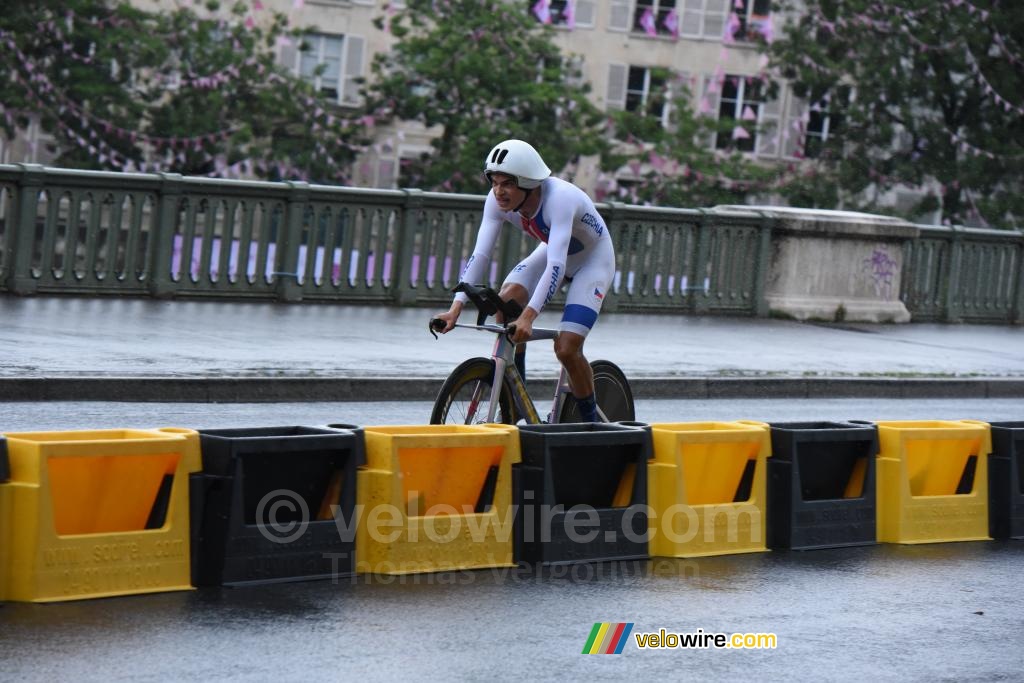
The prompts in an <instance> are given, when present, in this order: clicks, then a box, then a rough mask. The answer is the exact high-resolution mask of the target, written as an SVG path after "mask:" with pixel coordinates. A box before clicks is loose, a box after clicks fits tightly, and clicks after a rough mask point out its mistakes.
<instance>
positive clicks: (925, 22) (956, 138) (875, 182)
mask: <svg viewBox="0 0 1024 683" xmlns="http://www.w3.org/2000/svg"><path fill="white" fill-rule="evenodd" d="M781 9H782V10H783V11H784V12H792V13H793V16H795V17H797V18H796V19H795V20H794V21H792V22H791V23H789V24H788V25H786V26H785V28H784V31H783V36H782V37H781V38H780V39H778V40H776V41H774V42H773V43H772V44H771V46H770V48H768V52H769V54H770V57H771V65H772V67H773V68H775V69H777V70H778V72H779V73H780V74H781V75H782V76H783V77H784V78H786V79H787V80H789V81H790V82H792V83H793V85H794V89H795V92H796V94H797V95H800V96H802V97H804V98H806V99H807V100H808V102H809V108H810V111H809V112H808V116H807V117H806V119H805V122H804V127H805V130H804V131H803V132H805V133H806V132H811V133H812V135H811V136H810V137H809V138H808V139H809V140H810V141H811V143H813V144H811V145H810V146H808V148H807V150H806V152H805V153H806V155H807V156H809V157H813V162H812V163H813V170H814V172H815V174H816V176H815V179H814V182H802V183H799V184H797V185H794V186H793V187H791V188H790V195H791V197H792V196H794V195H795V196H798V197H800V198H801V200H802V201H804V202H810V203H814V204H816V205H824V206H829V207H830V208H831V205H832V202H834V201H836V200H837V199H839V200H841V201H842V202H843V203H844V204H846V205H848V206H851V207H854V208H861V209H867V210H871V209H873V208H874V206H875V204H876V200H877V197H878V195H879V194H880V193H881V192H884V191H886V190H890V189H891V188H894V187H897V186H900V185H904V186H909V187H911V188H918V189H921V190H924V191H926V192H927V195H926V196H925V198H924V199H923V200H922V201H920V202H919V203H918V204H917V205H916V206H914V207H912V208H911V209H910V211H909V212H908V213H909V215H910V216H914V215H920V214H921V213H923V212H926V211H934V210H936V209H939V210H941V213H942V220H943V222H944V223H961V224H964V223H967V224H974V225H978V224H981V225H992V226H996V227H1008V226H1012V225H1019V224H1020V223H1021V219H1022V217H1024V192H1022V177H1024V50H1022V46H1024V13H1021V12H1020V11H1019V7H1018V5H1017V4H1016V3H1012V2H1006V1H1005V0H949V1H948V2H943V3H936V2H934V1H933V0H913V1H909V2H901V3H886V2H876V1H875V0H799V2H797V1H796V0H783V1H782V2H781ZM826 123H827V126H826V125H825V124H826ZM807 128H809V129H810V130H809V131H808V130H806V129H807ZM823 131H825V134H824V135H823V134H822V133H823Z"/></svg>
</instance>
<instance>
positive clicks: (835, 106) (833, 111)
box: [804, 86, 850, 158]
mask: <svg viewBox="0 0 1024 683" xmlns="http://www.w3.org/2000/svg"><path fill="white" fill-rule="evenodd" d="M816 94H817V95H818V96H817V97H815V96H814V95H812V98H813V99H812V101H811V104H810V107H809V109H808V116H807V131H806V135H805V140H804V156H805V157H808V158H817V157H819V156H821V152H822V150H823V149H824V148H825V143H827V142H828V140H829V138H830V137H834V136H835V135H836V134H838V133H839V131H840V130H842V127H843V123H844V118H845V117H844V109H845V108H846V104H847V103H848V102H849V101H850V88H849V86H842V87H840V88H838V89H836V90H835V91H834V92H829V91H825V92H824V93H816Z"/></svg>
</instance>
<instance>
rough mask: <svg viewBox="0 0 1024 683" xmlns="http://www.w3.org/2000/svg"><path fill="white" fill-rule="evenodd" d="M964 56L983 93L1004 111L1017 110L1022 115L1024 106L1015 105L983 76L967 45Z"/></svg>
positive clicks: (1023, 114)
mask: <svg viewBox="0 0 1024 683" xmlns="http://www.w3.org/2000/svg"><path fill="white" fill-rule="evenodd" d="M964 56H965V57H966V58H967V64H968V65H969V66H970V67H971V72H972V73H974V76H975V77H976V78H977V79H978V80H979V81H980V82H981V84H982V88H983V89H984V90H985V94H986V95H988V96H989V97H991V98H992V99H993V100H994V101H995V103H996V104H997V105H999V107H1000V108H1002V109H1004V110H1005V111H1006V113H1010V112H1011V111H1014V112H1017V114H1019V115H1021V116H1024V107H1020V106H1017V105H1015V104H1013V103H1012V102H1010V101H1009V100H1008V99H1006V98H1005V97H1003V96H1002V95H1000V94H999V92H998V91H997V90H996V89H995V87H994V86H993V85H992V83H991V82H989V80H988V79H987V78H986V77H985V74H984V73H982V71H981V66H980V65H979V64H978V61H977V60H976V59H975V58H974V55H973V54H972V53H971V49H970V48H969V47H964Z"/></svg>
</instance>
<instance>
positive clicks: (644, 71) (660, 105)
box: [626, 66, 667, 117]
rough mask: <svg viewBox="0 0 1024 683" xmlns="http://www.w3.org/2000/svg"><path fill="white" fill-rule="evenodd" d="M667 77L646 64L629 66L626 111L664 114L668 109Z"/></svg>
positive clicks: (653, 114)
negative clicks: (666, 99) (666, 98)
mask: <svg viewBox="0 0 1024 683" xmlns="http://www.w3.org/2000/svg"><path fill="white" fill-rule="evenodd" d="M666 104H667V103H666V101H665V77H664V75H662V74H656V73H655V72H654V70H653V69H650V68H648V67H645V66H631V67H629V77H628V78H627V80H626V111H633V112H637V113H641V114H649V115H651V116H659V117H660V116H662V115H664V113H665V110H666Z"/></svg>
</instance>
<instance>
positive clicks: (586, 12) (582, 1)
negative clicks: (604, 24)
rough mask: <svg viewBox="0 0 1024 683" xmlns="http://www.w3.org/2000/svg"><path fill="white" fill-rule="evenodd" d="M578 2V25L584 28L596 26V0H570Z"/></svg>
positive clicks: (576, 8)
mask: <svg viewBox="0 0 1024 683" xmlns="http://www.w3.org/2000/svg"><path fill="white" fill-rule="evenodd" d="M570 1H571V2H572V1H574V2H575V3H576V7H575V10H576V25H577V26H579V27H582V28H593V27H594V15H595V14H596V13H597V7H596V3H595V2H594V0H570Z"/></svg>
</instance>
